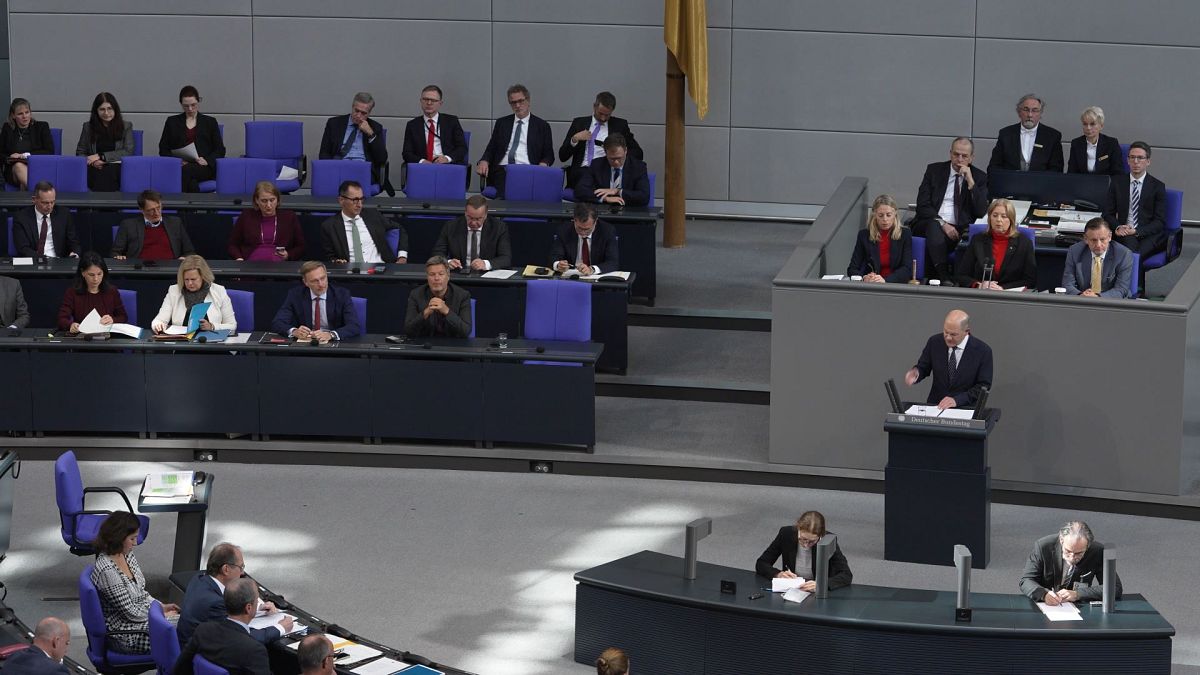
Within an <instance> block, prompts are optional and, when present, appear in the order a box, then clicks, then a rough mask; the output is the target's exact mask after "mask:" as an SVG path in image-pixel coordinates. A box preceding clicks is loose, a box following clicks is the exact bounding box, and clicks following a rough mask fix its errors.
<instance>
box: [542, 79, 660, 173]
mask: <svg viewBox="0 0 1200 675" xmlns="http://www.w3.org/2000/svg"><path fill="white" fill-rule="evenodd" d="M616 107H617V97H616V96H613V95H612V93H611V92H607V91H602V92H600V93H599V94H596V100H595V101H594V102H593V103H592V114H591V115H590V116H586V117H576V118H575V119H574V120H571V128H570V129H567V137H566V138H564V139H563V142H562V145H561V146H559V148H558V160H559V161H560V162H562V163H564V164H566V165H567V166H565V167H564V168H565V169H566V170H567V185H568V186H570V187H571V188H572V189H573V188H574V187H575V185H576V184H577V183H578V182H579V176H580V174H582V173H583V171H584V169H586V168H587V167H589V166H591V165H592V161H593V160H595V159H596V158H597V157H603V156H604V139H606V138H608V135H609V134H621V135H622V136H624V137H625V143H626V144H627V145H628V146H629V154H630V155H632V156H634V157H636V158H638V159H645V158H644V157H643V155H642V148H641V146H639V145H638V143H637V141H636V140H634V138H633V132H632V131H630V130H629V122H626V121H625V120H624V119H622V118H620V117H613V114H612V111H613V110H614V109H615V108H616Z"/></svg>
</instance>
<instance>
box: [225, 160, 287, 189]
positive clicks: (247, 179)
mask: <svg viewBox="0 0 1200 675" xmlns="http://www.w3.org/2000/svg"><path fill="white" fill-rule="evenodd" d="M278 175H279V171H277V170H276V169H275V160H271V159H255V158H250V157H222V158H220V159H218V160H217V180H216V181H215V189H216V191H217V194H221V195H252V194H254V185H255V184H256V183H258V181H260V180H269V181H271V182H272V183H274V182H276V181H275V176H278Z"/></svg>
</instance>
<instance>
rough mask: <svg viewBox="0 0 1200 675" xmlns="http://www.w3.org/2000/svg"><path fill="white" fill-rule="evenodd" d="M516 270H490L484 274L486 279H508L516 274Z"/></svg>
mask: <svg viewBox="0 0 1200 675" xmlns="http://www.w3.org/2000/svg"><path fill="white" fill-rule="evenodd" d="M516 273H517V271H516V270H489V271H487V272H484V273H483V278H484V279H507V278H509V277H511V276H512V275H514V274H516Z"/></svg>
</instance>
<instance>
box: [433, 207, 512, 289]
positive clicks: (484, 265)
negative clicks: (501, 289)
mask: <svg viewBox="0 0 1200 675" xmlns="http://www.w3.org/2000/svg"><path fill="white" fill-rule="evenodd" d="M433 255H435V256H441V257H443V258H445V259H446V264H447V265H448V266H449V267H450V269H451V270H452V271H461V272H468V273H469V272H486V271H488V270H492V269H504V268H505V267H508V266H509V265H511V264H512V242H511V241H510V240H509V237H508V226H507V225H505V224H504V221H503V220H500V219H499V218H493V217H491V216H489V215H488V205H487V198H485V197H484V196H483V195H471V196H470V197H468V198H467V206H466V209H465V211H464V213H463V215H462V216H459V217H458V218H455V219H454V220H451V221H450V222H448V223H446V225H445V226H444V227H442V231H441V233H440V234H439V235H438V240H437V243H435V244H434V245H433Z"/></svg>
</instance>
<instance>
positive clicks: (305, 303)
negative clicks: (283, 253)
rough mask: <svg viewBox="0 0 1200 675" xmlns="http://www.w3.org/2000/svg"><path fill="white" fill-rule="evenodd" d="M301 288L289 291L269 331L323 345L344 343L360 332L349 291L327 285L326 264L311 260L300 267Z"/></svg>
mask: <svg viewBox="0 0 1200 675" xmlns="http://www.w3.org/2000/svg"><path fill="white" fill-rule="evenodd" d="M300 278H301V279H303V280H304V285H303V286H299V287H296V288H293V289H292V290H290V291H288V294H287V298H285V299H284V301H283V306H282V307H280V308H279V311H278V312H276V313H275V318H274V319H272V320H271V331H272V332H274V333H279V334H280V335H286V336H288V337H294V338H296V339H297V340H311V339H313V338H316V339H317V340H319V341H320V342H321V343H322V344H324V343H326V342H329V341H330V340H347V339H349V338H352V337H357V336H358V335H361V334H362V332H363V328H364V327H363V326H359V325H358V312H356V311H355V310H354V301H353V300H352V299H351V297H350V291H348V290H346V289H344V288H342V287H341V286H334V285H332V284H330V283H329V273H328V272H327V271H326V270H325V264H324V263H320V262H316V261H315V260H310V261H308V262H306V263H304V264H303V265H301V266H300Z"/></svg>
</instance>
